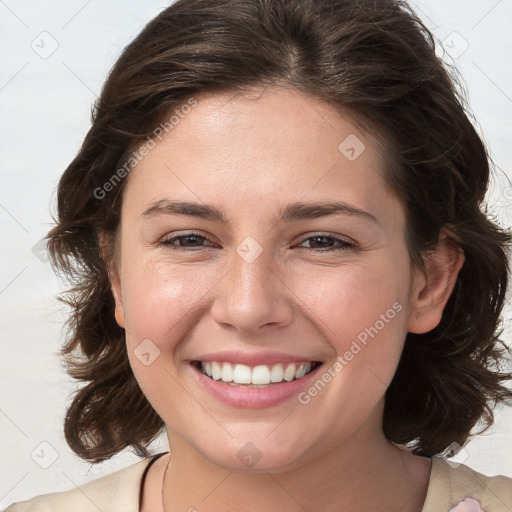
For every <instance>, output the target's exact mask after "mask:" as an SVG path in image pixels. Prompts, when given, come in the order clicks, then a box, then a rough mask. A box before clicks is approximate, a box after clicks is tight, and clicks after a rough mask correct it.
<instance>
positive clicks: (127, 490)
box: [4, 457, 152, 512]
mask: <svg viewBox="0 0 512 512" xmlns="http://www.w3.org/2000/svg"><path fill="white" fill-rule="evenodd" d="M151 460H152V458H151V457H150V458H147V459H144V460H141V461H139V462H137V463H135V464H133V465H131V466H128V467H127V468H124V469H121V470H119V471H115V472H114V473H111V474H110V475H106V476H103V477H100V478H97V479H96V480H92V481H91V482H87V483H86V484H83V485H81V486H79V487H75V488H74V489H70V490H68V491H62V492H54V493H49V494H41V495H39V496H36V497H34V498H32V499H30V500H27V501H20V502H17V503H13V504H12V505H10V506H9V507H8V508H7V509H5V511H4V512H71V511H72V512H97V511H98V510H101V511H103V512H136V511H137V510H138V500H139V487H140V482H141V479H142V475H143V473H144V470H145V468H146V466H147V465H148V464H149V463H150V461H151Z"/></svg>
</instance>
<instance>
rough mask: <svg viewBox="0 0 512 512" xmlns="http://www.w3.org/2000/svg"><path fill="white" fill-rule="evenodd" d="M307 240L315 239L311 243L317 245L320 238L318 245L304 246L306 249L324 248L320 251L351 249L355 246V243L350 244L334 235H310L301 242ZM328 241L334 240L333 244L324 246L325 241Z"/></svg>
mask: <svg viewBox="0 0 512 512" xmlns="http://www.w3.org/2000/svg"><path fill="white" fill-rule="evenodd" d="M307 240H315V242H314V243H313V245H318V241H319V240H320V243H319V245H320V247H306V249H312V250H315V249H319V250H320V249H322V248H323V249H324V250H323V251H321V252H328V251H340V250H341V251H343V250H353V249H355V247H356V246H355V244H352V243H350V242H347V241H346V240H344V239H343V238H337V237H335V236H327V235H315V236H310V237H308V238H304V239H303V240H302V242H301V243H304V242H306V241H307ZM329 241H330V242H334V246H327V247H326V245H325V243H329ZM309 244H310V245H311V242H309Z"/></svg>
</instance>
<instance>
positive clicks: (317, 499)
mask: <svg viewBox="0 0 512 512" xmlns="http://www.w3.org/2000/svg"><path fill="white" fill-rule="evenodd" d="M195 98H196V100H197V101H198V104H197V106H196V107H194V108H193V109H192V110H191V112H190V113H189V114H187V115H186V116H185V117H184V118H183V119H181V120H180V123H179V124H178V125H177V126H176V127H175V128H174V129H173V130H172V132H171V133H170V134H169V135H168V136H167V137H166V138H164V139H163V140H162V141H160V142H158V144H157V145H156V147H155V148H154V149H152V150H151V151H150V152H149V154H148V155H147V156H146V157H145V158H144V159H143V160H142V161H141V162H140V163H139V164H138V165H137V167H136V168H135V169H134V170H133V171H132V172H131V174H130V177H129V182H128V184H127V188H126V189H125V191H124V197H123V207H122V214H121V227H120V239H119V245H118V257H117V260H116V262H113V263H112V265H111V269H110V272H111V279H112V291H113V293H114V296H115V300H116V310H115V315H116V319H117V322H118V323H119V325H121V326H122V327H124V328H125V330H126V343H127V348H128V354H129V357H130V362H131V365H132V368H133V371H134V373H135V376H136V378H137V380H138V382H139V384H140V386H141V389H142V390H143V392H144V393H145V394H146V396H147V398H148V400H149V401H150V402H151V404H152V406H153V407H154V408H155V410H156V411H157V413H158V414H159V415H160V416H161V418H162V419H163V420H164V422H165V423H166V425H167V432H168V441H169V446H170V447H171V452H172V459H170V458H169V457H168V456H165V457H162V458H161V459H160V460H159V461H158V462H157V463H155V465H154V466H153V467H152V468H151V469H150V471H149V473H148V477H147V481H146V485H145V490H144V506H143V510H144V511H149V510H151V511H152V512H160V511H162V510H163V508H162V498H161V491H162V486H163V476H164V470H165V468H166V466H167V464H168V463H169V461H170V463H169V464H168V468H167V471H166V476H165V485H164V505H165V510H166V511H167V512H170V511H172V512H174V511H178V510H181V511H185V510H189V509H193V508H195V509H197V510H198V511H199V512H205V511H218V510H224V511H231V510H233V511H235V510H236V511H238V512H240V511H241V510H244V511H257V510H258V511H259V510H266V511H268V512H273V511H280V512H282V511H302V510H307V511H308V512H316V511H322V512H325V511H330V510H332V511H334V510H336V511H337V512H340V511H341V512H343V511H354V510H380V511H382V512H385V511H394V512H396V511H398V510H400V511H401V512H420V511H421V508H422V505H423V501H424V498H425V493H426V490H427V485H428V479H429V475H430V460H429V459H427V458H424V457H417V456H413V455H411V454H410V453H409V452H407V451H405V450H402V449H399V448H398V447H396V446H394V445H392V444H391V443H389V442H388V441H387V440H386V438H385V436H384V434H383V432H382V415H383V407H384V393H385V391H386V388H387V387H388V385H389V383H390V382H391V380H392V378H393V375H394V373H395V370H396V367H397V365H398V362H399V358H400V355H401V352H402V348H403V344H404V341H405V337H406V333H407V331H410V332H415V333H423V332H428V331H430V330H431V329H433V328H434V327H435V326H436V325H437V324H438V323H439V321H440V319H441V315H442V311H443V308H444V306H445V304H446V301H447V300H448V298H449V295H450V293H451V291H452V289H453V286H454V284H455V281H456V277H457V273H458V271H459V270H460V267H461V266H462V264H463V261H464V256H463V254H462V253H460V252H458V251H455V250H454V249H453V246H451V245H450V244H449V243H447V241H446V240H445V239H443V236H441V237H440V243H439V247H438V250H437V251H436V252H435V253H434V254H433V255H432V257H431V258H430V259H428V261H427V272H426V274H423V273H422V272H421V271H419V270H417V269H413V268H412V266H411V263H410V260H409V257H408V252H407V248H406V245H405V239H404V229H405V214H404V210H403V207H402V205H401V203H400V201H399V200H398V199H397V198H396V197H395V196H394V195H393V194H392V192H391V191H390V189H389V188H388V187H387V185H386V183H385V182H384V180H383V177H382V176H383V172H384V160H383V157H382V154H381V152H380V151H379V149H378V145H377V143H376V142H375V140H374V139H372V138H371V137H370V136H369V135H368V134H367V133H364V132H363V131H362V130H361V129H360V128H359V127H358V125H356V124H355V123H354V122H353V121H352V120H351V119H350V118H349V117H348V116H346V115H341V114H340V113H338V112H337V111H336V110H334V108H333V107H332V106H329V105H327V104H325V103H323V102H322V101H320V100H318V99H317V98H314V97H311V96H308V95H304V94H302V93H299V92H297V91H295V90H291V89H286V88H278V87H272V88H266V89H264V90H263V89H253V90H251V91H249V92H247V93H246V94H244V95H242V94H240V93H238V94H233V93H231V94H204V93H203V94H199V95H196V96H195ZM349 135H356V136H357V137H358V139H360V140H361V141H362V142H363V143H364V144H365V148H366V149H365V150H364V151H363V152H362V153H361V154H360V156H359V157H358V158H356V159H355V160H354V161H350V160H349V159H348V158H347V157H346V156H345V154H343V153H342V152H340V151H339V149H338V146H339V144H340V143H341V142H342V141H344V140H345V139H346V137H347V136H349ZM161 199H173V200H181V201H194V202H198V203H201V204H202V203H206V204H211V205H214V206H216V207H218V208H220V209H222V210H223V211H224V213H225V216H226V217H227V220H228V221H229V222H228V223H227V224H223V223H220V222H218V221H213V220H205V219H198V218H194V217H189V216H183V215H181V216H178V215H170V214H159V215H154V216H149V217H141V214H142V213H143V212H144V211H145V210H147V209H148V208H149V206H150V205H151V204H153V203H154V202H155V201H158V200H161ZM329 200H338V201H344V202H346V203H349V204H350V205H353V206H355V207H357V208H360V209H362V210H365V211H367V212H370V213H371V214H372V215H374V216H375V217H376V219H377V221H378V223H373V222H371V221H368V220H365V219H363V218H359V217H355V216H350V215H346V214H338V215H331V216H326V217H321V218H317V219H301V220H295V221H290V222H284V223H281V222H279V223H275V222H274V221H273V219H274V217H275V216H277V214H278V213H279V210H280V209H282V208H284V207H286V205H288V204H289V203H293V202H297V201H300V202H306V203H309V202H317V201H329ZM190 230H193V231H194V232H195V233H197V234H198V235H201V236H204V237H206V240H203V239H200V240H199V241H197V240H195V241H194V240H192V241H190V239H186V240H185V241H184V243H185V244H187V243H188V247H181V249H173V248H172V247H170V246H165V245H162V244H161V241H162V240H164V239H170V238H171V237H172V236H177V235H182V236H183V235H185V234H187V233H188V232H189V231H190ZM248 236H251V237H253V239H254V240H256V241H257V243H258V244H259V246H260V247H261V248H262V252H261V254H260V255H259V257H258V258H256V260H255V261H254V262H252V263H247V261H245V260H244V259H243V258H242V257H240V255H239V254H238V253H237V251H236V249H237V247H238V246H239V245H240V244H241V243H242V241H243V240H244V239H245V238H246V237H248ZM313 236H335V237H338V238H342V239H344V240H346V241H348V242H351V243H354V244H356V249H355V250H352V251H351V250H346V249H344V250H332V251H329V252H327V251H326V249H328V248H329V247H333V246H334V247H337V244H336V242H335V241H330V239H328V240H327V242H322V240H320V243H318V240H317V239H311V238H309V237H313ZM315 242H317V243H316V245H315ZM176 246H178V242H175V247H176ZM395 303H398V304H400V305H401V306H402V308H401V311H400V312H399V313H397V314H396V316H394V318H393V319H392V320H389V321H388V322H386V323H385V326H384V327H383V328H381V329H380V330H379V332H378V334H377V335H375V336H374V337H373V338H369V341H368V343H367V345H366V346H364V348H362V350H361V351H360V352H359V353H357V355H355V356H354V357H353V359H352V360H351V361H349V362H348V364H347V365H346V366H345V367H344V368H343V370H342V371H340V372H338V373H337V375H336V377H335V378H333V379H332V380H331V381H330V382H329V384H328V385H327V386H326V387H325V388H324V389H323V390H322V391H321V392H320V393H318V395H317V396H315V397H314V398H312V399H311V400H310V402H309V403H307V404H301V403H299V402H298V401H297V399H295V398H293V399H290V400H287V401H286V402H284V403H282V404H279V405H276V406H273V407H269V408H265V409H259V410H256V409H237V408H235V407H231V406H228V405H225V404H223V403H221V402H218V401H217V400H216V399H214V398H213V397H211V396H210V395H209V394H208V393H207V392H206V391H205V390H203V389H202V388H201V387H200V386H198V384H197V383H196V380H195V378H194V377H195V376H194V374H193V371H194V370H193V369H192V368H191V366H190V364H189V361H190V360H194V359H197V358H198V355H200V354H205V353H206V352H217V351H220V350H236V349H243V350H245V351H246V352H257V351H258V350H259V349H261V350H275V351H280V352H285V353H289V354H296V355H301V356H304V358H305V360H318V361H323V363H324V365H325V367H329V366H332V365H333V364H334V363H335V361H336V358H337V356H338V355H343V354H344V353H345V352H346V351H347V350H348V349H349V348H350V345H351V343H352V342H353V340H355V339H356V338H357V336H358V334H360V333H361V332H363V331H364V330H365V328H369V327H370V326H374V325H375V323H376V321H377V320H379V318H381V317H380V315H381V314H384V313H385V312H386V311H387V310H389V309H390V308H391V307H392V305H393V304H395ZM145 339H149V340H151V343H152V344H154V346H156V347H158V350H159V351H160V353H159V355H158V357H156V359H155V360H154V361H153V362H152V363H151V364H150V365H148V366H146V365H144V364H142V362H141V361H140V360H139V359H138V358H137V357H136V355H135V352H134V351H135V349H136V348H137V346H138V345H139V344H140V343H141V341H142V340H145ZM151 346H153V345H151ZM248 442H251V443H253V444H254V445H255V446H256V447H257V448H258V450H259V452H261V459H260V460H259V461H258V462H257V464H255V465H254V466H252V467H250V468H249V467H246V466H245V465H244V464H243V463H242V462H241V460H240V459H239V458H238V457H237V453H238V451H239V450H240V449H241V448H242V447H244V446H245V445H246V443H248Z"/></svg>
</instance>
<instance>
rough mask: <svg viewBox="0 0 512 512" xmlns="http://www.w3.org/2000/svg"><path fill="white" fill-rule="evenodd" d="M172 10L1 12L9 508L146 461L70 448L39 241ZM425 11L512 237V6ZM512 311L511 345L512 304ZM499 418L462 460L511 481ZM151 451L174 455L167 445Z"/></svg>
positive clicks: (122, 6) (49, 5)
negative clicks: (63, 182) (143, 33)
mask: <svg viewBox="0 0 512 512" xmlns="http://www.w3.org/2000/svg"><path fill="white" fill-rule="evenodd" d="M166 5H168V3H166V2H161V1H157V0H145V1H144V2H141V1H135V0H123V1H121V0H110V1H109V2H99V1H98V0H89V1H86V0H68V1H64V0H55V1H53V2H35V1H26V0H18V1H16V0H6V1H2V0H0V23H1V27H0V55H1V69H0V108H1V119H2V124H1V127H0V130H1V132H0V148H1V153H0V154H1V157H0V158H1V160H0V161H1V186H0V226H1V233H2V236H1V243H0V252H1V266H0V308H1V309H0V311H1V326H2V341H1V343H2V349H3V350H2V356H3V357H1V358H0V449H1V458H0V460H1V466H0V508H3V507H5V506H7V505H8V504H10V503H11V502H13V501H19V500H22V499H27V498H29V497H32V496H34V495H37V494H41V493H47V492H54V491H58V490H65V489H70V488H72V487H73V486H74V485H79V484H82V483H84V482H86V481H89V480H91V479H93V478H97V477H98V476H101V475H103V474H107V473H110V472H112V471H113V470H115V469H119V468H121V467H124V466H127V465H129V464H132V463H134V462H136V461H138V460H139V459H138V458H137V457H136V456H135V455H133V454H132V453H130V452H125V453H122V454H120V455H118V456H116V457H114V458H113V459H111V460H110V461H108V462H106V463H104V464H101V465H96V466H93V465H91V464H88V463H86V462H84V461H81V460H80V459H78V457H76V456H75V455H74V454H73V453H72V452H71V450H70V449H69V448H68V446H67V445H66V444H65V441H64V437H63V433H62V424H63V417H64V410H65V406H66V403H67V401H68V397H69V395H70V393H71V392H72V391H73V389H75V383H73V382H72V381H71V379H70V378H69V377H67V376H66V374H65V372H64V370H63V369H62V367H61V365H60V362H59V359H58V357H57V355H56V354H57V350H58V348H59V347H60V345H61V343H62V340H63V330H62V327H63V322H64V319H65V316H64V311H63V308H62V306H61V305H60V303H58V302H57V300H56V295H57V294H58V292H59V291H60V290H62V284H60V283H59V282H58V280H57V278H56V277H55V276H54V274H53V272H52V270H51V268H50V265H49V263H45V262H44V261H42V260H41V255H40V254H38V251H37V242H38V241H39V240H40V239H41V237H42V236H43V235H44V234H45V233H46V232H47V230H48V229H49V227H50V226H51V224H52V218H51V215H50V213H51V211H53V208H54V200H55V187H56V185H57V181H58V179H59V176H60V174H61V173H62V172H63V171H64V169H65V168H66V166H67V165H68V164H69V162H70V161H71V160H72V158H73V157H74V155H75V154H76V152H77V151H78V149H79V146H80V144H81V142H82V140H83V137H84V136H85V134H86V132H87V130H88V128H89V126H90V111H91V105H92V103H93V101H94V99H95V98H96V95H97V94H98V93H99V91H100V88H101V85H102V83H103V81H104V79H105V77H106V74H107V72H108V70H109V69H110V67H111V66H112V64H113V63H114V61H115V59H116V57H117V56H118V55H119V53H120V52H121V50H122V49H123V48H124V46H126V44H127V43H129V42H130V41H131V40H132V39H133V37H135V36H136V34H137V33H138V32H139V31H140V30H141V29H142V27H143V26H144V24H145V23H146V22H148V21H149V20H150V19H151V18H153V17H154V16H155V15H156V14H157V13H159V12H160V11H161V10H162V9H163V8H165V7H166ZM414 5H415V6H416V7H417V9H418V13H419V14H420V15H421V17H422V18H423V19H424V20H425V22H426V24H427V26H428V27H429V28H430V29H431V30H432V31H433V32H434V33H435V35H436V37H437V38H438V39H439V42H440V45H439V52H440V53H442V52H443V48H444V51H445V54H444V58H445V59H446V60H447V61H448V62H451V63H452V64H455V65H456V66H457V67H458V69H459V71H460V73H461V74H462V76H463V79H464V81H465V83H466V86H467V93H468V99H469V102H470V106H471V108H472V111H473V112H474V114H475V116H476V118H477V120H478V129H479V131H480V132H481V133H483V134H484V140H485V141H486V143H487V144H488V146H489V148H490V150H491V154H492V157H493V159H494V161H495V163H496V165H497V166H498V168H497V174H496V175H495V178H494V180H493V183H492V186H491V190H490V195H489V200H488V202H489V208H490V209H491V212H492V213H493V215H495V216H496V219H497V220H499V221H500V222H501V223H502V225H505V226H507V227H508V226H510V224H511V219H512V212H511V205H512V189H511V185H510V181H509V180H510V179H511V178H512V175H511V169H512V144H511V142H512V140H511V135H512V87H511V85H510V84H511V82H512V70H511V67H510V55H511V54H512V30H511V29H510V27H511V22H512V0H499V1H498V0H478V1H477V0H472V1H467V0H450V1H449V2H448V1H446V0H430V1H428V2H427V1H419V0H417V1H416V2H415V4H414ZM441 42H442V44H441ZM57 45H58V47H57ZM54 49H55V51H54V53H52V54H51V55H49V54H50V52H51V51H53V50H54ZM507 173H508V176H507ZM35 245H36V249H34V246H35ZM475 300H480V299H479V298H475ZM505 313H506V318H507V319H508V323H507V331H506V335H505V339H506V340H507V341H508V342H509V343H510V339H511V336H510V332H511V331H510V323H511V320H512V312H511V308H510V306H508V307H507V309H506V312H505ZM496 420H497V421H496V424H495V426H494V427H493V429H492V430H490V431H488V432H487V433H486V434H484V435H482V436H479V437H477V438H475V439H474V440H472V441H471V442H470V443H469V444H468V445H467V446H466V448H465V452H467V453H465V452H461V454H459V456H460V457H462V458H463V459H464V463H465V464H467V465H468V466H470V467H472V468H474V469H476V470H477V471H480V472H482V473H485V474H489V475H494V474H500V473H501V474H505V475H508V476H510V477H512V408H506V409H504V410H502V411H498V413H497V416H496ZM41 443H44V444H42V445H41ZM152 448H153V450H154V452H155V453H156V452H160V451H166V450H167V449H168V446H167V443H166V440H165V438H163V439H160V440H157V441H156V442H155V443H154V444H153V446H152ZM54 459H55V460H54ZM456 460H457V459H456ZM41 466H49V467H48V468H46V469H45V468H44V467H41Z"/></svg>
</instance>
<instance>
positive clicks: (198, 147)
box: [125, 87, 393, 216]
mask: <svg viewBox="0 0 512 512" xmlns="http://www.w3.org/2000/svg"><path fill="white" fill-rule="evenodd" d="M194 100H195V102H197V103H196V104H195V106H194V107H193V108H190V109H187V110H186V112H187V113H184V112H182V113H181V115H179V121H178V122H177V123H176V124H174V127H173V129H172V130H170V132H169V133H168V134H167V135H165V136H164V137H163V138H162V140H161V141H159V142H157V144H156V146H155V147H154V148H153V149H151V150H150V151H149V152H148V154H147V155H146V156H145V157H144V158H143V159H142V160H141V161H140V163H139V164H138V165H137V166H136V167H135V169H134V170H133V171H132V172H131V175H130V180H129V184H128V189H127V190H126V191H125V194H130V195H131V197H132V199H134V200H136V202H140V205H139V207H140V211H141V212H142V211H143V210H144V209H145V208H144V205H146V207H147V204H148V202H154V201H156V200H158V199H159V198H164V197H169V196H170V197H172V198H176V199H181V200H187V199H194V200H198V199H199V200H204V201H205V202H207V203H212V202H219V201H222V202H223V204H225V205H226V204H227V205H232V206H233V207H234V208H243V209H245V211H248V209H249V208H255V210H254V211H255V212H256V210H258V209H261V208H262V207H266V208H270V207H271V204H272V203H275V204H283V203H286V202H288V200H290V201H292V200H293V201H299V200H301V201H308V200H310V201H322V200H331V199H332V200H336V199H338V200H339V199H342V200H345V201H351V202H352V204H354V205H355V206H359V207H362V208H366V209H371V208H373V211H374V214H375V215H376V216H377V215H379V213H380V214H383V213H384V212H383V211H382V212H379V211H378V210H379V209H381V210H384V209H386V208H388V207H389V206H391V204H390V201H392V199H393V198H392V197H391V195H392V194H391V191H390V190H389V189H388V187H387V185H386V183H385V180H384V157H383V155H382V153H381V151H380V146H379V143H378V142H377V141H376V140H375V138H374V137H371V136H370V135H369V134H368V133H366V132H364V131H363V130H362V129H361V128H360V127H359V126H358V125H357V124H356V123H355V122H354V121H353V120H352V119H351V118H350V117H349V116H347V115H344V114H342V113H341V112H340V111H339V110H337V109H335V108H334V107H333V106H331V105H329V104H327V103H325V102H323V101H322V100H320V99H318V98H315V97H313V96H310V95H305V94H303V93H300V92H298V91H296V90H293V89H284V88H279V87H269V88H265V89H263V88H254V89H252V90H247V91H244V92H243V93H242V92H236V93H235V92H231V93H215V94H213V93H200V94H196V95H194ZM176 109H178V111H179V106H177V107H176ZM176 109H175V110H174V112H176ZM171 114H172V113H171ZM176 119H178V117H176ZM262 198H265V204H262V202H261V200H262ZM139 200H140V201H139Z"/></svg>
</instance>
